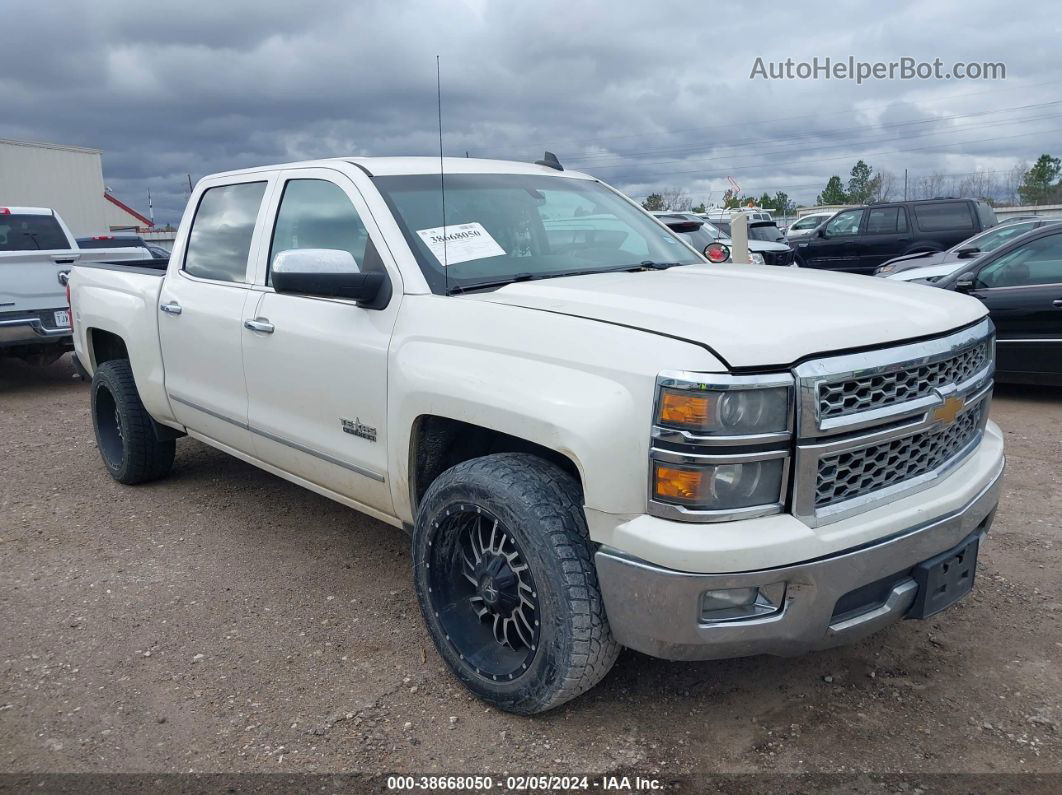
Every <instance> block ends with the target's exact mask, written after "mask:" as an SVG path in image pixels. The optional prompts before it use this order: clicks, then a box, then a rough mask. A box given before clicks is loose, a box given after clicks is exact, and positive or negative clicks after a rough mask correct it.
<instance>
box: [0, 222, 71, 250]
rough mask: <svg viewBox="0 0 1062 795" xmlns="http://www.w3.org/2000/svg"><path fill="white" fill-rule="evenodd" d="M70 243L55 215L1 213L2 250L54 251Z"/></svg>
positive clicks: (67, 246) (0, 243)
mask: <svg viewBox="0 0 1062 795" xmlns="http://www.w3.org/2000/svg"><path fill="white" fill-rule="evenodd" d="M68 248H70V243H69V241H67V239H66V235H64V234H63V228H62V227H61V226H59V222H58V221H56V220H55V216H53V215H14V214H5V215H0V251H49V250H52V251H54V250H55V249H68Z"/></svg>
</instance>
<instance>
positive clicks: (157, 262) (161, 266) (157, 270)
mask: <svg viewBox="0 0 1062 795" xmlns="http://www.w3.org/2000/svg"><path fill="white" fill-rule="evenodd" d="M169 264H170V261H169V259H168V258H167V259H156V258H154V257H152V258H149V259H132V260H125V261H120V262H79V263H78V264H77V266H78V267H79V268H102V269H103V270H119V271H133V272H134V273H143V274H145V275H147V276H163V275H164V274H165V273H166V268H167V267H168V266H169Z"/></svg>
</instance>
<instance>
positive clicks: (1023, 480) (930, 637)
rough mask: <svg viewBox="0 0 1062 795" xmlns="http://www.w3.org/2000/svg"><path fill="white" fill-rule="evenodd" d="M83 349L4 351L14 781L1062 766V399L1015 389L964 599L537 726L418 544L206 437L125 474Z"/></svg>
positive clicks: (623, 679)
mask: <svg viewBox="0 0 1062 795" xmlns="http://www.w3.org/2000/svg"><path fill="white" fill-rule="evenodd" d="M88 415H89V412H88V389H87V386H86V385H85V384H84V383H80V382H77V381H74V380H72V368H71V365H70V363H69V360H68V359H63V360H61V361H60V362H58V363H57V364H55V365H54V366H52V367H49V368H43V369H34V368H30V367H26V366H23V365H21V364H19V363H15V362H12V361H10V360H0V436H2V439H3V442H2V453H0V478H2V479H0V571H2V572H3V574H2V577H0V658H2V672H0V771H7V772H12V771H21V772H28V771H68V772H69V771H81V772H84V771H95V772H113V771H135V772H186V771H197V772H199V771H207V772H212V771H216V772H227V771H260V772H268V771H288V772H302V771H306V772H311V771H312V772H330V771H359V772H369V773H378V772H392V771H404V772H416V773H430V772H436V773H438V772H455V773H458V772H459V773H484V772H489V773H493V774H495V775H500V774H502V773H504V772H506V771H513V772H515V771H522V772H555V773H571V772H581V773H602V772H607V771H617V770H638V771H640V772H643V773H650V774H651V773H655V774H657V775H662V776H665V777H666V776H671V775H680V774H683V773H691V772H692V773H705V772H709V771H715V772H724V773H745V772H756V771H768V772H827V771H828V772H857V771H872V772H877V773H896V772H907V773H911V772H922V773H934V772H942V771H973V772H993V771H994V772H1011V773H1015V772H1022V771H1039V772H1058V771H1062V729H1060V725H1059V724H1060V721H1062V706H1060V700H1062V697H1060V694H1062V577H1059V571H1060V569H1062V530H1060V519H1059V517H1060V516H1062V489H1060V485H1059V484H1060V480H1062V390H1048V389H1034V388H1015V387H1011V388H1007V387H1001V388H999V389H998V391H997V397H996V400H995V403H994V406H993V410H992V415H993V417H994V418H995V419H996V421H997V422H999V424H1000V425H1001V426H1002V427H1003V429H1004V430H1005V431H1006V437H1007V454H1008V457H1009V468H1008V476H1007V480H1006V484H1005V487H1004V496H1003V502H1002V507H1001V509H1000V511H999V514H998V517H997V520H996V525H995V528H994V530H993V532H992V534H991V535H990V537H989V541H988V543H987V544H986V546H985V547H984V548H983V551H982V558H981V564H980V568H979V573H978V574H979V576H978V585H977V588H976V589H975V591H974V593H973V594H972V595H971V596H970V597H969V598H967V599H966V600H965V601H964V602H963V603H961V604H960V605H959V606H957V607H955V608H952V609H950V610H948V611H946V612H945V613H943V614H941V615H940V616H938V617H936V618H935V619H932V620H930V621H926V622H914V621H911V622H902V623H900V624H898V625H895V626H893V627H890V628H889V629H887V630H885V631H883V632H881V633H879V634H878V635H876V636H875V637H873V638H870V639H868V640H866V641H864V642H862V643H859V644H858V645H855V646H851V647H847V648H842V649H836V650H830V651H824V652H819V653H815V654H810V655H807V656H804V657H799V658H795V659H781V658H771V657H757V658H750V659H743V660H731V661H724V662H706V663H670V662H664V661H660V660H654V659H651V658H649V657H645V656H642V655H640V654H637V653H634V652H624V653H623V654H622V655H621V657H620V660H619V662H618V664H617V665H616V667H615V669H614V670H613V672H612V673H611V674H610V675H609V676H608V677H607V678H606V679H605V681H604V682H602V683H601V684H600V685H599V686H598V687H597V688H595V689H594V690H593V691H591V692H590V693H589V694H587V695H585V696H583V697H582V698H580V699H577V700H576V701H574V702H572V703H569V704H567V705H565V706H564V707H562V708H560V709H557V710H555V711H553V712H551V713H547V714H545V715H542V716H538V717H535V718H531V719H528V718H520V717H515V716H512V715H508V714H505V713H502V712H498V711H496V710H493V709H489V708H487V707H485V706H484V705H483V704H482V703H480V702H478V701H475V700H473V699H472V698H471V697H470V696H468V695H467V694H466V693H465V691H464V690H463V688H462V687H461V686H460V685H459V684H458V683H457V682H456V681H455V680H454V678H453V677H452V676H450V674H449V673H448V672H447V670H446V669H445V668H444V666H443V664H442V662H441V661H440V659H439V657H438V656H437V655H436V653H435V651H434V650H433V649H432V647H431V644H430V641H429V640H428V636H427V634H426V632H425V630H424V628H423V626H422V625H421V620H420V616H419V613H418V610H417V606H416V603H415V601H414V597H413V591H412V587H411V583H410V575H409V562H410V561H409V550H408V542H407V538H406V536H405V535H403V534H402V533H401V532H399V531H396V530H394V529H392V528H390V527H388V526H385V525H383V524H381V523H379V522H376V521H374V520H371V519H368V518H366V517H364V516H361V515H360V514H357V513H355V512H353V511H350V510H348V509H346V508H343V507H342V506H340V505H338V504H335V503H332V502H330V501H329V500H326V499H324V498H322V497H319V496H317V495H314V494H312V493H310V492H308V491H305V490H302V489H300V488H298V487H296V486H293V485H291V484H289V483H287V482H285V481H283V480H280V479H278V478H276V477H273V476H271V475H268V474H266V473H264V472H261V471H259V470H257V469H255V468H254V467H251V466H249V465H247V464H244V463H242V462H240V461H237V460H235V459H233V458H230V457H228V456H226V455H224V454H223V453H220V452H216V451H214V450H212V449H211V448H209V447H206V446H204V445H202V444H199V443H198V442H195V441H192V440H188V439H185V440H182V441H181V442H179V443H178V453H177V463H176V466H175V469H174V472H173V475H172V476H171V477H170V478H168V479H166V480H164V481H161V482H159V483H155V484H150V485H146V486H140V487H136V488H129V487H124V486H120V485H118V484H116V483H114V482H112V481H111V479H110V478H109V477H108V476H107V474H106V472H105V471H104V468H103V465H102V463H101V462H100V460H99V456H98V454H97V452H96V449H95V446H94V443H93V440H92V430H91V426H90V423H89V416H88Z"/></svg>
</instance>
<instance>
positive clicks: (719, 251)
mask: <svg viewBox="0 0 1062 795" xmlns="http://www.w3.org/2000/svg"><path fill="white" fill-rule="evenodd" d="M653 215H655V216H656V217H657V218H659V219H660V220H661V221H662V222H663V223H664V224H666V225H667V227H668V228H669V229H670V230H671V231H673V232H677V233H679V234H680V235H682V237H683V238H684V239H685V240H686V241H687V242H688V243H689V244H690V245H691V246H693V247H694V248H695V249H697V251H699V252H701V253H702V254H704V256H705V257H707V258H708V260H709V261H710V262H716V263H720V262H732V261H733V259H732V256H731V252H732V251H733V248H734V243H733V241H732V240H731V239H730V223H729V222H728V221H727V222H718V223H715V222H710V221H706V220H705V219H704V218H703V217H702V216H700V215H697V214H695V213H667V212H656V213H653ZM764 225H767V226H771V227H773V228H774V229H776V230H777V227H774V223H773V222H771V221H769V222H766V224H764V222H762V221H759V222H756V223H755V224H751V223H750V224H749V236H748V245H749V260H750V261H751V262H752V264H754V265H782V266H791V265H795V262H794V260H793V249H792V247H791V246H789V245H788V244H787V243H785V238H784V237H783V238H782V241H781V242H779V241H777V240H776V236H775V235H764V234H763V233H762V232H759V231H757V233H756V234H753V231H752V230H753V227H754V226H755V228H756V229H757V230H759V229H762V227H763V226H764ZM724 226H725V229H724Z"/></svg>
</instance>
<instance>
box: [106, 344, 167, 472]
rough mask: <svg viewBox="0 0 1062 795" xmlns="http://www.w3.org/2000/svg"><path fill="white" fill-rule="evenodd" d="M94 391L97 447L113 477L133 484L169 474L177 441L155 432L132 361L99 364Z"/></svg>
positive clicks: (118, 360)
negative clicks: (142, 399)
mask: <svg viewBox="0 0 1062 795" xmlns="http://www.w3.org/2000/svg"><path fill="white" fill-rule="evenodd" d="M91 390H92V427H93V430H94V431H95V432H96V446H97V448H99V451H100V457H102V458H103V463H104V464H106V466H107V471H108V472H109V473H110V475H111V477H112V478H114V479H115V480H117V481H118V482H119V483H125V484H127V485H132V484H135V483H144V482H146V481H149V480H156V479H158V478H161V477H163V476H164V475H167V474H169V471H170V469H171V468H172V467H173V456H174V453H175V452H176V448H177V445H176V442H175V441H174V440H173V439H168V440H166V441H160V440H159V439H158V437H157V436H156V435H155V429H154V426H153V424H152V421H151V416H150V415H149V414H148V413H147V409H145V408H144V404H143V402H141V400H140V394H139V393H138V392H137V389H136V383H135V382H134V381H133V370H132V368H131V367H130V366H129V361H128V360H127V359H112V360H111V361H109V362H104V363H103V364H101V365H100V366H99V367H97V368H96V372H95V373H94V374H93V376H92V387H91Z"/></svg>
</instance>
